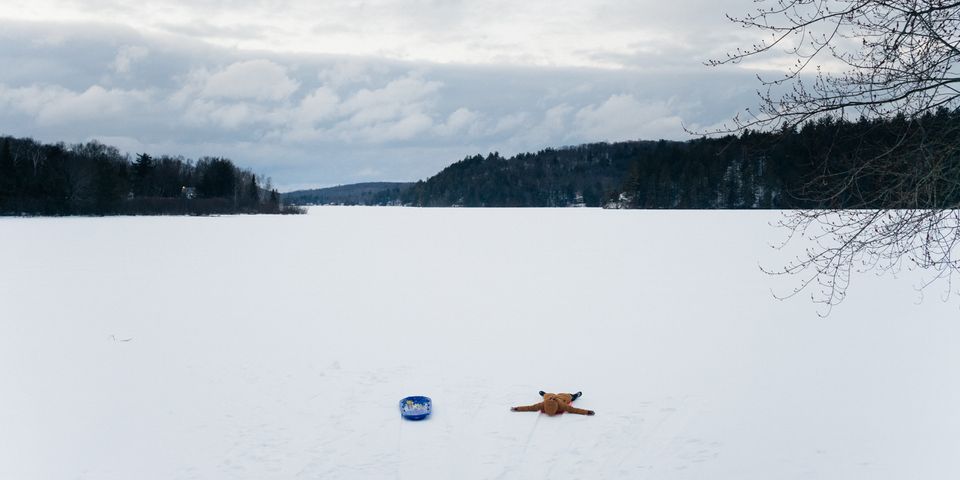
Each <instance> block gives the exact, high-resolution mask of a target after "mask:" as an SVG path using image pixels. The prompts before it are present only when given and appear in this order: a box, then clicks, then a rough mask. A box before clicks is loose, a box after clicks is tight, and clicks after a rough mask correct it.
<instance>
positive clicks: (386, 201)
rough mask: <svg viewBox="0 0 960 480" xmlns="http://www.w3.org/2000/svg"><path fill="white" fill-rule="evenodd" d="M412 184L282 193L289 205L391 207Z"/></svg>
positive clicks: (382, 183) (385, 183)
mask: <svg viewBox="0 0 960 480" xmlns="http://www.w3.org/2000/svg"><path fill="white" fill-rule="evenodd" d="M411 185H413V184H412V183H402V182H368V183H354V184H350V185H339V186H336V187H329V188H317V189H313V190H297V191H294V192H288V193H284V194H283V195H282V198H283V202H284V203H285V204H289V205H392V204H397V203H398V202H399V199H400V196H401V194H403V192H404V191H406V189H407V188H410V186H411Z"/></svg>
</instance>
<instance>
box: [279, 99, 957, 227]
mask: <svg viewBox="0 0 960 480" xmlns="http://www.w3.org/2000/svg"><path fill="white" fill-rule="evenodd" d="M910 122H912V123H910ZM908 124H909V125H910V128H907V126H908ZM918 127H919V128H918ZM906 132H913V133H909V134H908V133H906ZM918 132H920V133H918ZM950 132H960V113H958V112H957V111H948V110H945V109H941V110H940V111H938V112H937V113H935V114H930V115H926V116H924V117H923V118H920V119H915V120H907V119H905V118H903V117H899V118H894V119H890V120H867V119H861V120H859V121H855V122H850V121H839V120H834V119H831V118H823V119H820V120H818V121H816V122H811V123H808V124H806V125H804V126H803V127H802V128H799V129H792V130H783V131H779V132H772V133H759V132H754V131H745V132H743V133H742V134H741V135H739V136H733V135H730V136H725V137H721V138H701V139H695V140H690V141H686V142H677V141H664V140H661V141H632V142H620V143H612V144H609V143H594V144H588V145H580V146H575V147H565V148H549V149H546V150H541V151H539V152H537V153H524V154H520V155H516V156H513V157H511V158H504V157H502V156H500V155H499V154H497V153H492V154H489V155H486V156H481V155H476V156H471V157H467V158H465V159H463V160H461V161H459V162H456V163H454V164H453V165H450V166H449V167H447V168H445V169H443V170H442V171H440V172H439V173H437V174H436V175H434V176H433V177H430V178H429V179H427V180H425V181H419V182H416V183H415V184H413V185H409V186H407V185H404V186H403V187H402V188H397V189H390V190H384V191H380V192H379V193H378V194H377V196H375V197H370V198H369V199H368V200H366V201H364V200H361V201H359V202H358V203H360V204H379V205H387V204H399V205H410V206H425V207H449V206H463V207H570V206H587V207H599V206H603V207H612V208H680V209H750V208H754V209H793V208H801V209H808V208H936V207H945V206H955V205H958V204H960V156H958V155H957V154H953V155H954V156H953V157H948V158H947V159H946V161H945V160H944V157H943V155H935V156H928V157H929V158H935V161H936V164H931V163H930V159H929V158H927V157H924V156H923V155H922V153H923V150H924V149H925V148H928V147H929V143H924V142H925V141H927V140H925V138H952V136H953V135H955V134H953V133H950ZM925 136H926V137H925ZM938 136H939V137H938ZM894 151H897V152H898V153H899V155H900V156H901V157H903V158H905V159H907V160H906V161H905V163H904V164H903V165H901V166H899V167H898V168H895V169H886V170H877V169H873V170H871V169H870V168H869V165H867V164H868V163H869V162H870V161H871V159H873V158H877V157H878V156H883V155H887V154H889V153H891V152H894ZM904 152H907V153H908V154H907V155H904ZM911 152H917V153H916V155H913V154H912V153H911ZM951 158H952V160H951ZM918 169H931V170H933V169H939V170H941V172H940V173H938V175H937V176H935V177H934V178H937V179H941V180H937V181H941V182H943V184H942V185H935V186H932V187H931V186H929V185H928V186H925V187H924V192H925V194H924V195H923V196H918V195H915V194H913V193H914V190H913V189H911V188H910V186H908V185H903V186H902V187H901V186H898V182H901V179H902V178H903V177H904V175H903V173H904V172H905V171H907V170H918ZM944 169H946V173H943V172H942V170H944ZM852 170H857V171H860V173H859V174H858V175H857V176H856V177H855V178H856V181H857V185H854V186H852V187H853V188H850V187H851V186H850V185H837V184H833V183H835V182H841V181H849V179H850V178H851V176H850V175H848V174H847V173H849V172H850V171H852ZM951 172H952V173H951ZM914 177H919V176H918V175H914ZM951 179H952V180H951ZM950 182H952V183H950ZM340 188H344V187H340ZM929 192H933V193H932V194H930V193H929ZM288 195H291V197H290V198H295V196H294V195H292V194H288Z"/></svg>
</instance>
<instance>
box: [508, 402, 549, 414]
mask: <svg viewBox="0 0 960 480" xmlns="http://www.w3.org/2000/svg"><path fill="white" fill-rule="evenodd" d="M542 407H543V402H540V403H534V404H533V405H526V406H523V407H512V408H510V410H511V411H514V412H539V411H540V409H541V408H542Z"/></svg>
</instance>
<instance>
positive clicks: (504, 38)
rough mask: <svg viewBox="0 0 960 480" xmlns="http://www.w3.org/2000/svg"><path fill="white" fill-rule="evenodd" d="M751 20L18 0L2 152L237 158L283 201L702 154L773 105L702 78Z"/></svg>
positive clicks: (0, 109) (719, 79)
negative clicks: (483, 160) (29, 147)
mask: <svg viewBox="0 0 960 480" xmlns="http://www.w3.org/2000/svg"><path fill="white" fill-rule="evenodd" d="M753 7H754V4H753V2H752V1H751V0H693V1H683V2H664V1H662V0H656V1H655V0H596V1H579V2H574V1H566V0H553V1H540V0H524V1H522V2H518V1H515V0H511V1H499V0H492V1H490V0H487V1H479V0H477V1H474V0H442V1H441V0H420V1H411V0H405V1H384V0H372V1H364V0H325V1H308V0H286V1H284V0H240V1H225V0H194V1H190V2H181V1H169V0H160V1H157V0H152V1H150V2H142V1H128V0H74V1H67V0H63V1H54V0H29V1H19V0H13V1H11V0H4V1H3V2H2V3H0V134H5V135H14V136H31V137H34V138H37V139H39V140H43V141H61V140H62V141H65V142H68V143H72V142H79V141H86V140H90V139H98V140H100V141H102V142H104V143H108V144H112V145H115V146H117V147H119V148H120V149H121V150H123V151H126V152H131V153H134V152H148V153H151V154H155V155H156V154H165V153H166V154H180V155H184V156H186V157H190V158H196V157H199V156H201V155H219V156H227V157H230V158H232V159H233V160H235V161H236V162H237V163H238V164H240V165H242V166H244V167H248V168H251V169H253V170H254V171H255V172H258V173H262V174H265V175H269V176H271V177H272V178H273V181H274V184H275V185H277V186H278V187H279V188H280V189H281V190H282V191H286V190H291V189H295V188H302V187H314V186H329V185H335V184H341V183H353V182H360V181H378V180H394V181H407V180H416V179H420V178H426V177H428V176H430V175H431V174H433V173H436V172H437V171H438V170H439V169H441V168H443V167H444V166H446V165H448V164H450V163H452V162H454V161H456V160H459V159H461V158H463V157H464V156H466V155H472V154H475V153H487V152H491V151H499V152H500V153H502V154H507V155H510V154H514V153H518V152H523V151H536V150H538V149H541V148H544V147H548V146H563V145H571V144H578V143H585V142H595V141H618V140H628V139H659V138H667V139H686V138H690V137H689V135H688V134H687V133H685V132H684V129H683V126H684V125H685V126H687V127H688V128H692V129H698V128H705V127H709V126H713V125H717V124H719V123H722V122H723V121H725V120H727V119H729V118H730V117H731V116H732V115H734V114H735V113H736V112H738V111H740V110H742V109H743V108H744V107H746V106H749V105H750V104H751V102H755V93H754V91H755V90H756V88H757V86H758V85H757V82H756V79H755V77H754V75H755V71H753V69H755V68H758V66H757V65H753V66H747V67H744V66H739V67H736V66H734V67H726V68H721V69H716V68H709V67H705V66H703V64H702V62H703V61H705V60H707V59H710V58H720V57H722V55H723V54H724V52H726V51H729V50H732V49H735V48H736V47H737V46H744V45H749V44H750V43H752V40H753V39H751V38H749V37H746V36H745V35H746V32H744V31H742V30H741V29H739V28H738V27H737V26H735V25H733V24H731V23H729V22H728V21H726V20H725V18H724V13H734V14H741V13H745V12H747V11H748V10H749V9H751V8H753Z"/></svg>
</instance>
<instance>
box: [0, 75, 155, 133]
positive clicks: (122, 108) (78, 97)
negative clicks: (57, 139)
mask: <svg viewBox="0 0 960 480" xmlns="http://www.w3.org/2000/svg"><path fill="white" fill-rule="evenodd" d="M150 101H151V95H150V93H149V92H146V91H138V90H122V89H109V90H108V89H105V88H103V87H101V86H100V85H93V86H91V87H90V88H87V89H86V90H84V91H82V92H75V91H72V90H69V89H66V88H63V87H60V86H39V85H33V86H29V87H19V88H9V87H7V86H5V85H0V105H4V106H7V107H8V108H12V109H14V110H16V111H19V112H20V113H21V114H24V115H27V116H29V117H32V118H33V119H34V121H35V122H36V123H37V124H38V125H40V126H51V125H64V124H73V123H77V122H84V121H91V120H102V119H110V118H122V117H125V116H128V115H129V116H133V115H136V114H137V112H140V113H142V111H141V108H140V107H143V106H146V105H148V104H149V103H150Z"/></svg>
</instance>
